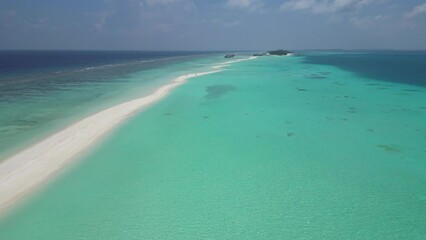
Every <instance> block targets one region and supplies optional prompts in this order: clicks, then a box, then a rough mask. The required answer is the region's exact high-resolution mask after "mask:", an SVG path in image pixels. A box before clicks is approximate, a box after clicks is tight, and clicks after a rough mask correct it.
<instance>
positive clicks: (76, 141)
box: [0, 57, 254, 213]
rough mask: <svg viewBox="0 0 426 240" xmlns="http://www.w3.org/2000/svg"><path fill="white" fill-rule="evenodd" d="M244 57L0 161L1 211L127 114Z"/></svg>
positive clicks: (100, 114)
mask: <svg viewBox="0 0 426 240" xmlns="http://www.w3.org/2000/svg"><path fill="white" fill-rule="evenodd" d="M251 59H254V58H253V57H251V58H247V59H238V60H234V61H227V62H225V63H223V64H220V65H217V66H214V67H213V69H214V70H212V71H207V72H200V73H193V74H188V75H182V76H180V77H178V78H176V79H174V80H173V81H172V82H171V83H170V84H167V85H165V86H162V87H160V88H159V89H158V90H156V91H155V92H154V93H152V94H151V95H148V96H146V97H142V98H139V99H135V100H132V101H128V102H125V103H122V104H119V105H117V106H114V107H111V108H108V109H106V110H103V111H101V112H98V113H95V114H93V115H91V116H89V117H87V118H84V119H82V120H80V121H78V122H76V123H74V124H72V125H70V126H69V127H67V128H65V129H63V130H61V131H59V132H57V133H55V134H53V135H51V136H49V137H47V138H45V139H44V140H42V141H40V142H38V143H36V144H34V145H33V146H31V147H29V148H27V149H24V150H23V151H21V152H19V153H17V154H15V155H13V156H12V157H9V158H8V159H5V160H4V161H2V162H1V163H0V213H3V212H5V211H6V210H7V209H10V208H11V207H12V206H14V205H15V204H16V203H17V202H18V201H19V200H20V199H21V198H22V197H24V196H26V195H28V194H29V193H31V192H32V191H34V190H35V189H36V188H37V187H39V186H41V185H42V184H43V183H45V182H47V181H48V180H49V179H50V178H52V177H53V176H55V175H56V174H57V173H58V172H59V171H60V170H61V169H63V168H64V167H65V166H66V165H68V164H69V163H70V162H72V161H74V160H75V159H78V156H79V154H81V153H82V152H83V151H84V150H87V149H88V148H89V147H91V146H92V145H93V144H95V143H96V142H97V141H98V140H100V139H101V138H102V137H104V136H106V135H107V133H109V132H110V131H111V130H112V129H114V128H115V127H117V126H118V125H119V124H120V123H122V122H123V121H124V120H125V119H126V118H128V117H130V116H131V115H133V114H134V113H136V112H138V111H140V110H142V109H144V108H145V107H147V106H149V105H151V104H152V103H154V102H156V101H158V100H160V99H161V98H163V97H164V96H166V95H167V94H168V93H169V92H170V91H171V90H173V89H174V88H176V87H177V86H179V85H181V84H183V83H184V82H185V81H186V80H187V79H189V78H193V77H199V76H202V75H206V74H212V73H217V72H220V71H222V70H221V69H220V68H222V67H225V66H227V65H229V64H231V63H234V62H239V61H243V60H251Z"/></svg>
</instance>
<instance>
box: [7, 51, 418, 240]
mask: <svg viewBox="0 0 426 240" xmlns="http://www.w3.org/2000/svg"><path fill="white" fill-rule="evenodd" d="M379 88H386V89H379ZM406 90H411V91H406ZM425 93H426V91H425V89H424V88H421V87H416V86H409V85H403V84H398V83H387V82H380V81H376V80H374V79H368V78H362V77H360V76H358V75H355V74H353V73H351V72H346V71H343V70H341V69H338V68H335V67H332V66H326V65H315V64H307V63H304V62H303V61H302V58H300V57H285V58H284V57H282V58H278V57H263V58H258V59H256V60H253V61H247V62H240V63H236V64H233V65H232V66H230V67H229V68H228V69H227V70H226V71H224V72H221V73H217V74H213V75H207V76H203V77H199V78H194V79H191V80H190V81H189V82H188V83H186V84H185V85H183V86H181V87H180V88H178V89H176V90H175V91H174V92H173V93H172V94H171V95H170V96H168V97H167V98H165V99H163V100H162V101H161V102H159V103H158V104H156V105H155V106H153V107H151V108H150V109H148V110H147V111H145V112H143V113H141V114H138V115H137V116H135V117H134V118H132V119H131V120H130V121H129V122H128V123H126V124H125V125H123V126H122V127H120V128H119V129H118V130H117V131H116V132H115V133H114V134H113V135H112V136H111V137H110V138H109V139H107V140H106V141H105V142H104V143H102V144H101V145H100V146H98V147H97V148H96V149H95V150H93V151H92V152H91V153H89V154H88V155H87V156H86V157H84V159H82V161H80V162H79V163H77V164H75V165H74V166H73V168H72V169H70V170H68V171H67V172H66V173H65V174H64V175H63V176H61V177H60V178H59V179H57V180H56V181H54V182H53V183H51V184H49V185H48V186H46V187H45V189H44V190H43V191H41V192H40V193H38V194H36V195H35V196H33V197H32V199H29V200H28V201H27V202H26V203H25V204H23V205H22V206H21V207H19V208H18V209H16V210H14V211H12V212H11V213H10V214H9V216H7V217H5V218H3V219H2V220H1V221H0V239H424V238H425V237H426V225H425V222H426V207H425V206H426V161H425V159H426V148H425V142H426V126H425V125H424V123H425V122H426V108H425V107H426V106H425V103H426V94H425Z"/></svg>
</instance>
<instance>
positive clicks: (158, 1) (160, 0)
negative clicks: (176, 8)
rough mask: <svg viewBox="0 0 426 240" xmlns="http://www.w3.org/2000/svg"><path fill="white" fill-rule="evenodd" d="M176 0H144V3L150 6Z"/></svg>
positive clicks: (175, 0)
mask: <svg viewBox="0 0 426 240" xmlns="http://www.w3.org/2000/svg"><path fill="white" fill-rule="evenodd" d="M175 2H177V0H145V3H146V4H147V5H150V6H154V5H161V4H170V3H175Z"/></svg>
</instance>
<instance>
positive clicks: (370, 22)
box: [349, 15, 390, 29]
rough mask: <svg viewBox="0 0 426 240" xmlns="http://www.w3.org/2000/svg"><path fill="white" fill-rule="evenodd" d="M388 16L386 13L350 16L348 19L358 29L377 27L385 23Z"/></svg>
mask: <svg viewBox="0 0 426 240" xmlns="http://www.w3.org/2000/svg"><path fill="white" fill-rule="evenodd" d="M389 19H390V17H389V16H386V15H376V16H364V17H356V16H354V17H352V18H350V19H349V21H350V22H351V23H352V24H353V25H354V26H355V27H357V28H359V29H372V28H379V27H381V26H383V25H384V24H385V22H386V21H387V20H389Z"/></svg>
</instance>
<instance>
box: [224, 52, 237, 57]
mask: <svg viewBox="0 0 426 240" xmlns="http://www.w3.org/2000/svg"><path fill="white" fill-rule="evenodd" d="M233 57H235V54H233V53H230V54H226V55H225V58H233Z"/></svg>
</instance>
